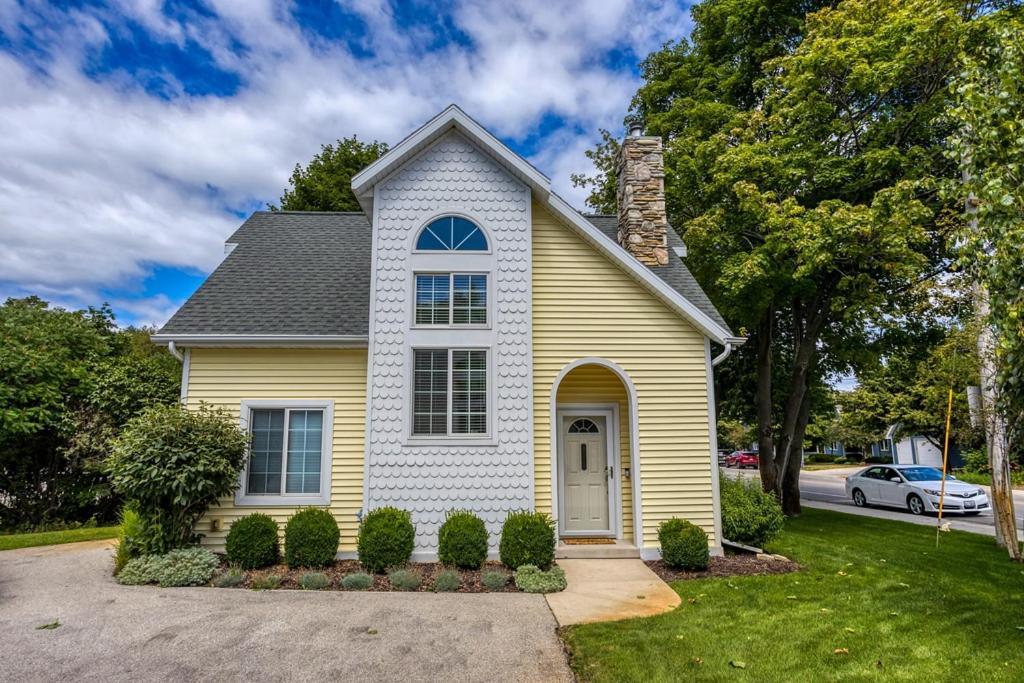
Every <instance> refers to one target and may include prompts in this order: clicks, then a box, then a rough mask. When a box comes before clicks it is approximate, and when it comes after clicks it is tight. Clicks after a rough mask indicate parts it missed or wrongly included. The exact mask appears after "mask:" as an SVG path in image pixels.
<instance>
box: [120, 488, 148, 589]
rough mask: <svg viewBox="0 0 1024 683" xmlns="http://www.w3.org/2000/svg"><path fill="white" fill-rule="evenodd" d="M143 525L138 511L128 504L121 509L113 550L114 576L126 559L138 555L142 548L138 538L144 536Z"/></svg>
mask: <svg viewBox="0 0 1024 683" xmlns="http://www.w3.org/2000/svg"><path fill="white" fill-rule="evenodd" d="M144 533H145V527H144V526H143V524H142V520H141V519H140V518H139V513H138V512H137V511H136V510H135V508H133V507H132V506H130V505H126V506H125V507H124V508H123V509H122V510H121V524H120V527H119V529H118V532H117V550H116V551H114V575H115V576H116V575H117V574H118V573H119V572H120V571H121V570H122V569H124V566H125V565H126V564H128V561H129V560H131V559H132V558H133V557H139V556H140V555H141V554H142V550H141V548H140V547H139V543H138V539H141V538H142V537H143V536H144Z"/></svg>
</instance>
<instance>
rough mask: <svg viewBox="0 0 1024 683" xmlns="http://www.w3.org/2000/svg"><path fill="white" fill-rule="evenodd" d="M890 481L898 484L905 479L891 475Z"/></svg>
mask: <svg viewBox="0 0 1024 683" xmlns="http://www.w3.org/2000/svg"><path fill="white" fill-rule="evenodd" d="M889 481H891V482H893V483H896V484H899V483H900V482H901V481H903V480H902V479H900V478H899V477H889Z"/></svg>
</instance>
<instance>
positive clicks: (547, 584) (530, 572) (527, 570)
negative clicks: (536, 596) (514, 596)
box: [515, 564, 566, 593]
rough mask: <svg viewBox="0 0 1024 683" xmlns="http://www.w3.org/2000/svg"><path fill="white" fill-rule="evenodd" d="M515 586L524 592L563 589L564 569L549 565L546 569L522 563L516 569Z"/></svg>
mask: <svg viewBox="0 0 1024 683" xmlns="http://www.w3.org/2000/svg"><path fill="white" fill-rule="evenodd" d="M515 581H516V588H518V589H519V590H521V591H523V592H524V593H558V592H560V591H564V590H565V585H566V584H565V571H564V570H563V569H562V568H561V567H551V568H550V569H548V570H547V571H544V570H542V569H539V568H538V567H535V566H534V565H532V564H524V565H522V566H520V567H519V569H517V570H516V574H515Z"/></svg>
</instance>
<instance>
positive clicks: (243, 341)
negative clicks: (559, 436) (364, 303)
mask: <svg viewBox="0 0 1024 683" xmlns="http://www.w3.org/2000/svg"><path fill="white" fill-rule="evenodd" d="M150 339H151V340H152V341H154V342H156V343H167V342H174V343H175V344H177V345H179V346H187V347H192V348H197V347H211V348H212V347H225V348H232V347H233V348H361V347H365V346H366V344H367V338H366V336H365V335H321V334H173V333H171V334H154V335H152V336H151V337H150Z"/></svg>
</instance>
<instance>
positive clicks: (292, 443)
mask: <svg viewBox="0 0 1024 683" xmlns="http://www.w3.org/2000/svg"><path fill="white" fill-rule="evenodd" d="M242 408H243V416H247V419H248V428H249V434H250V437H251V441H250V446H249V458H248V461H247V462H246V466H245V471H244V474H243V481H242V486H241V488H240V490H239V502H242V503H246V502H249V503H264V504H274V503H275V501H276V502H279V503H280V504H288V505H293V504H317V503H324V502H327V501H328V499H329V493H330V491H329V490H327V489H328V486H327V484H326V481H327V477H326V475H328V474H329V468H330V436H331V424H330V423H331V420H332V419H333V417H332V408H331V404H330V403H329V402H317V403H311V404H306V403H302V404H299V403H295V404H294V405H292V404H291V402H281V403H279V404H274V403H273V402H269V401H252V402H246V403H245V404H243V406H242Z"/></svg>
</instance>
